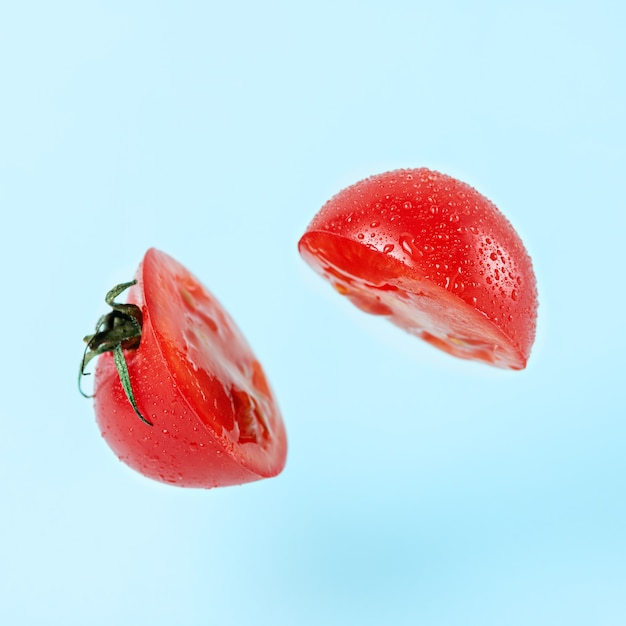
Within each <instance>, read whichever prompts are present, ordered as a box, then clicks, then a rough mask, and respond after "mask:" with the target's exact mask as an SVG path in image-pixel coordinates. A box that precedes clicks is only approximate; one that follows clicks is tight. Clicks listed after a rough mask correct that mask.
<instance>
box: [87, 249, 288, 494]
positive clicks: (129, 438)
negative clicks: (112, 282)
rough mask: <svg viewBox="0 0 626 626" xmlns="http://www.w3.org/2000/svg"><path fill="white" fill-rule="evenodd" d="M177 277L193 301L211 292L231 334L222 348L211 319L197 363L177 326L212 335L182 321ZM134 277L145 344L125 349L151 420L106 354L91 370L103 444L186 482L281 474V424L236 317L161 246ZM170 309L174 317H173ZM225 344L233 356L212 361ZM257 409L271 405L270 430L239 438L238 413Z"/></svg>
mask: <svg viewBox="0 0 626 626" xmlns="http://www.w3.org/2000/svg"><path fill="white" fill-rule="evenodd" d="M181 277H182V280H183V281H185V282H184V284H183V286H182V288H181V289H182V290H183V291H184V290H186V289H187V288H189V289H194V290H195V291H194V292H193V293H194V298H195V299H196V300H197V301H200V299H201V298H205V299H206V302H207V303H210V307H211V313H212V314H213V315H215V316H216V318H217V320H218V322H219V323H220V324H222V326H221V327H220V328H219V333H221V334H222V335H224V336H225V339H226V341H225V343H224V345H222V346H219V345H217V340H214V342H213V344H211V343H210V340H211V339H212V337H211V336H210V335H211V333H213V331H215V333H216V334H217V333H218V331H217V330H215V329H214V328H212V323H211V322H210V324H211V328H210V333H206V334H207V337H208V340H209V342H208V343H207V345H199V346H198V345H194V346H193V347H194V349H197V350H198V352H197V354H195V356H196V357H197V360H198V362H197V363H193V362H191V361H190V356H189V352H188V350H189V348H188V346H184V349H181V346H180V345H177V339H180V337H177V336H176V333H179V331H180V329H181V328H189V329H191V330H192V331H194V329H195V332H206V328H202V325H201V323H200V330H198V329H197V326H198V322H197V319H195V320H194V319H191V320H187V321H185V316H186V309H187V308H188V307H187V304H188V303H186V302H185V303H181V299H183V300H184V298H181V296H180V295H179V294H178V293H172V291H173V289H172V285H180V281H181ZM137 281H138V282H137V284H136V285H135V286H133V287H132V288H131V290H130V291H129V294H128V302H130V303H134V304H137V305H138V306H140V307H141V310H142V314H143V326H142V336H141V343H140V346H139V348H138V349H136V350H130V351H125V356H126V361H127V366H128V371H129V376H130V381H131V386H132V389H133V393H134V395H135V400H136V402H137V406H138V408H139V410H140V411H141V413H142V415H143V416H144V417H146V418H147V419H148V420H149V421H150V422H152V423H153V426H149V425H147V424H144V423H143V422H142V421H141V420H140V419H139V418H138V416H137V414H136V413H135V412H134V410H133V408H132V406H131V405H130V402H129V401H128V398H127V397H126V395H125V393H124V390H123V388H122V385H121V383H120V380H119V375H118V373H117V370H116V368H115V364H114V362H113V357H112V355H111V354H110V353H106V354H103V355H101V356H100V358H99V360H98V365H97V367H96V372H95V389H94V395H95V399H94V406H95V412H96V421H97V423H98V426H99V428H100V431H101V433H102V436H103V438H104V439H105V441H106V442H107V444H108V445H109V446H110V447H111V448H112V449H113V451H114V452H115V454H116V455H117V456H118V458H119V459H120V460H121V461H123V462H124V463H126V464H127V465H128V466H130V467H132V468H133V469H135V470H136V471H138V472H139V473H141V474H143V475H144V476H146V477H148V478H152V479H154V480H157V481H160V482H164V483H168V484H171V485H177V486H181V487H199V488H213V487H223V486H228V485H239V484H243V483H247V482H251V481H255V480H259V479H262V478H268V477H271V476H275V475H277V474H279V473H280V472H281V471H282V469H283V467H284V465H285V461H286V453H287V439H286V433H285V428H284V424H283V421H282V418H281V415H280V412H279V409H278V406H277V404H276V402H275V399H274V397H273V395H272V392H271V390H270V388H269V385H268V384H267V381H266V380H265V377H264V374H263V372H262V370H261V368H260V365H259V364H258V361H257V360H256V358H255V357H254V355H253V354H252V351H251V350H250V348H249V346H248V344H247V343H246V342H245V339H244V338H243V336H242V335H241V333H240V332H239V330H238V329H237V327H236V326H235V324H234V322H233V321H232V319H231V318H230V317H229V316H228V314H227V313H226V311H225V310H224V309H223V308H222V307H221V305H220V304H219V303H218V302H217V300H215V298H214V297H213V296H212V295H211V294H210V293H209V292H208V291H207V290H206V289H205V288H204V287H202V286H201V285H200V283H198V282H197V281H196V279H195V278H194V277H193V276H192V275H191V274H189V272H187V270H186V269H185V268H183V267H182V266H181V265H179V264H178V263H177V262H176V261H174V260H173V259H172V258H171V257H169V256H167V255H165V254H164V253H162V252H160V251H158V250H155V249H151V250H149V251H148V252H147V253H146V256H145V258H144V260H143V262H142V265H141V266H140V268H139V270H138V273H137ZM159 301H163V302H165V304H164V305H161V304H156V303H157V302H159ZM168 307H169V309H168ZM172 312H178V314H177V315H176V316H175V318H173V319H171V320H170V319H169V318H168V315H169V314H171V313H172ZM169 321H173V322H174V324H169V323H168V322H169ZM226 325H228V328H226ZM169 326H176V328H174V329H171V328H168V327H169ZM228 343H230V344H231V345H230V347H229V346H228ZM224 349H228V350H232V354H233V355H234V359H233V362H232V363H231V362H225V363H221V364H219V363H217V362H213V361H211V359H216V360H219V359H220V358H222V359H223V360H225V358H224V357H225V356H228V354H226V353H225V352H224V351H223V350H224ZM204 352H211V353H212V355H211V356H210V357H207V358H208V359H209V360H208V361H206V362H207V363H208V364H209V365H210V366H211V371H208V368H203V366H202V358H203V357H202V354H203V353H204ZM235 359H236V360H235ZM195 368H198V369H197V370H196V369H195ZM253 378H255V379H256V380H252V379H253ZM233 381H236V382H235V383H234V382H233ZM234 390H235V391H234ZM251 407H254V411H256V410H258V411H261V410H263V411H264V412H265V416H264V417H265V419H266V420H267V423H268V424H269V427H270V430H271V436H269V435H268V436H263V437H259V438H258V441H256V440H253V439H254V437H253V436H252V435H251V434H250V433H248V435H247V436H246V437H242V434H244V433H245V432H246V430H245V428H246V426H245V425H244V426H241V428H239V426H240V425H241V420H242V416H243V418H244V419H248V418H249V417H250V415H256V413H253V412H251V411H253V410H252V409H251ZM259 407H261V408H259ZM264 432H265V431H264ZM238 433H239V434H238ZM253 434H254V433H253ZM265 434H267V433H265ZM243 439H247V440H246V441H242V440H243Z"/></svg>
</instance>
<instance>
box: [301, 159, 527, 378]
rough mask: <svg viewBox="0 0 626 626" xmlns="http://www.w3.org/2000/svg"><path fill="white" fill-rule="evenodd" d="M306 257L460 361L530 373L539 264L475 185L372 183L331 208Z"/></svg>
mask: <svg viewBox="0 0 626 626" xmlns="http://www.w3.org/2000/svg"><path fill="white" fill-rule="evenodd" d="M298 248H299V251H300V254H301V255H302V257H303V258H304V260H305V261H306V262H307V263H308V264H309V265H311V267H312V268H313V269H314V270H315V271H316V272H318V273H319V274H321V275H322V276H323V277H324V278H326V279H327V280H328V281H329V282H330V283H331V284H332V285H333V286H334V287H335V289H336V290H337V291H338V292H339V293H340V294H342V295H344V296H346V297H347V298H348V299H349V300H350V301H351V302H353V303H354V304H355V305H356V306H357V307H359V308H360V309H362V310H364V311H366V312H367V313H370V314H374V315H380V316H384V317H387V318H388V319H389V320H390V321H391V322H393V323H394V324H396V325H397V326H399V327H401V328H403V329H404V330H406V331H407V332H409V333H411V334H413V335H416V336H418V337H420V338H422V339H424V340H425V341H427V342H429V343H430V344H432V345H434V346H436V347H437V348H439V349H441V350H444V351H445V352H448V353H449V354H452V355H454V356H456V357H460V358H464V359H472V360H478V361H482V362H485V363H488V364H490V365H493V366H496V367H500V368H505V369H515V370H519V369H523V368H524V367H526V363H527V360H528V357H529V355H530V351H531V347H532V344H533V342H534V337H535V327H536V318H537V290H536V280H535V275H534V272H533V268H532V263H531V260H530V257H529V255H528V253H527V252H526V249H525V248H524V245H523V244H522V241H521V239H520V237H519V236H518V235H517V233H516V232H515V230H514V229H513V227H512V226H511V224H510V223H509V221H508V220H507V219H506V217H505V216H504V215H503V214H502V213H501V212H500V211H499V210H498V209H497V208H496V206H495V205H494V204H493V203H492V202H490V201H489V200H488V199H487V198H485V197H484V196H482V195H481V194H479V193H478V192H477V191H476V190H475V189H473V188H472V187H470V186H469V185H467V184H466V183H463V182H461V181H459V180H456V179H454V178H452V177H450V176H447V175H445V174H441V173H439V172H435V171H432V170H428V169H426V168H419V169H410V170H409V169H407V170H396V171H393V172H386V173H384V174H380V175H377V176H372V177H370V178H367V179H365V180H362V181H360V182H358V183H356V184H355V185H352V186H351V187H348V188H346V189H344V190H343V191H341V192H339V193H338V194H337V195H336V196H334V197H333V198H332V199H331V200H329V201H328V202H327V203H326V204H325V205H324V207H322V209H321V210H320V212H319V213H318V214H317V215H316V216H315V217H314V218H313V220H312V222H311V223H310V224H309V226H308V228H307V229H306V232H305V233H304V235H303V236H302V237H301V239H300V241H299V243H298Z"/></svg>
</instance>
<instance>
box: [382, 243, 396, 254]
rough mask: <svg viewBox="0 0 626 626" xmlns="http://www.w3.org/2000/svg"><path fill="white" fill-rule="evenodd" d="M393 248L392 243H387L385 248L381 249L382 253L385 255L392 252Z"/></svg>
mask: <svg viewBox="0 0 626 626" xmlns="http://www.w3.org/2000/svg"><path fill="white" fill-rule="evenodd" d="M394 247H395V246H394V245H393V244H392V243H388V244H387V245H385V247H384V248H383V252H384V253H385V254H389V253H390V252H392V251H393V249H394Z"/></svg>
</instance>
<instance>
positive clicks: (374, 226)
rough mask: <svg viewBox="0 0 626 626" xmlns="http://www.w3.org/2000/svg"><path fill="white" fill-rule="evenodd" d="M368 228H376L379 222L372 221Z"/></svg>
mask: <svg viewBox="0 0 626 626" xmlns="http://www.w3.org/2000/svg"><path fill="white" fill-rule="evenodd" d="M370 226H371V227H372V228H376V227H377V226H380V222H378V221H377V220H374V221H373V222H372V223H371V224H370Z"/></svg>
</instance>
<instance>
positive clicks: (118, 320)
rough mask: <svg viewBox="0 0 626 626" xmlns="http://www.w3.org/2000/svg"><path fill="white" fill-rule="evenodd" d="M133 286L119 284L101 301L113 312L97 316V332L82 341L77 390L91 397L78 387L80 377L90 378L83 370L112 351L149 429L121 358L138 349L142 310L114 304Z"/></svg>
mask: <svg viewBox="0 0 626 626" xmlns="http://www.w3.org/2000/svg"><path fill="white" fill-rule="evenodd" d="M136 283H137V281H136V280H133V281H130V282H128V283H121V284H119V285H116V286H115V287H113V289H111V290H110V291H109V292H108V293H107V295H106V297H105V299H104V300H105V302H106V303H107V304H108V305H109V306H110V307H111V308H112V309H113V310H112V311H110V312H109V313H107V314H106V315H103V316H102V317H100V319H99V320H98V323H97V324H96V332H95V333H94V334H93V335H87V336H86V337H85V338H84V342H85V343H86V344H87V346H86V347H85V352H84V354H83V359H82V361H81V364H80V370H79V373H78V390H79V391H80V393H81V394H82V395H83V396H84V397H85V398H89V397H91V396H89V395H88V394H86V393H85V392H84V391H83V390H82V387H81V380H82V377H83V376H89V372H86V371H85V368H86V367H87V365H88V364H89V362H90V361H91V360H92V359H94V358H95V357H97V356H99V355H101V354H104V353H105V352H112V353H113V361H114V363H115V368H116V369H117V373H118V375H119V377H120V382H121V383H122V388H123V389H124V392H125V393H126V397H127V398H128V401H129V402H130V404H131V406H132V407H133V409H134V411H135V413H136V414H137V416H138V417H139V419H140V420H141V421H142V422H144V423H145V424H147V425H148V426H152V425H153V424H152V422H150V421H148V420H147V419H146V418H145V417H144V416H143V415H142V414H141V411H140V410H139V409H138V407H137V402H136V401H135V395H134V393H133V389H132V386H131V384H130V375H129V373H128V366H127V365H126V357H125V356H124V350H136V349H137V348H138V347H139V344H140V342H141V329H142V325H143V315H142V313H141V309H140V308H139V307H138V306H137V305H136V304H122V303H119V302H115V298H117V296H119V295H120V294H121V293H122V292H124V291H126V289H128V288H129V287H132V286H133V285H134V284H136Z"/></svg>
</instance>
